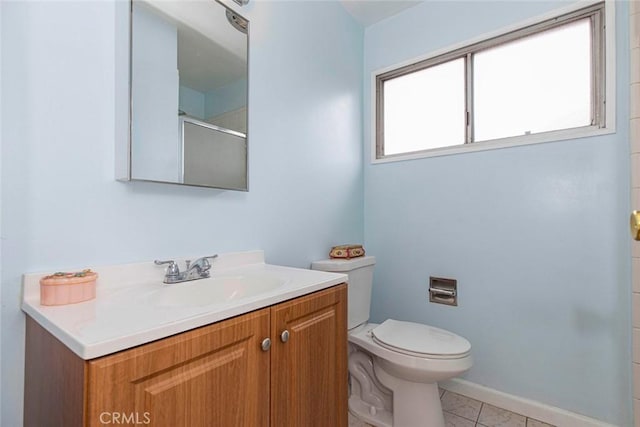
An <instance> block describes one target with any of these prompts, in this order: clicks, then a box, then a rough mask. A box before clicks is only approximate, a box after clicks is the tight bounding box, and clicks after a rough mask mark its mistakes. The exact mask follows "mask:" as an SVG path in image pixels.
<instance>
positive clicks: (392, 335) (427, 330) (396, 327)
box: [371, 319, 471, 358]
mask: <svg viewBox="0 0 640 427" xmlns="http://www.w3.org/2000/svg"><path fill="white" fill-rule="evenodd" d="M371 333H372V335H373V338H374V340H375V341H377V342H378V343H379V344H381V345H383V346H387V347H390V348H391V349H392V350H394V349H395V350H398V351H400V352H402V353H407V352H410V353H415V354H416V355H424V356H425V357H427V356H436V357H440V358H442V357H455V356H460V355H463V354H466V353H469V351H471V343H469V341H467V340H466V339H464V338H462V337H461V336H459V335H456V334H454V333H451V332H449V331H445V330H444V329H440V328H434V327H433V326H428V325H423V324H420V323H413V322H401V321H399V320H393V319H389V320H385V321H384V322H382V324H380V325H379V326H376V327H375V328H374V329H373V330H372V331H371Z"/></svg>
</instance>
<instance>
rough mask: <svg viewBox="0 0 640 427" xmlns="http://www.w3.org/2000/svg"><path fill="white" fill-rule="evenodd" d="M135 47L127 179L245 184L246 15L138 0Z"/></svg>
mask: <svg viewBox="0 0 640 427" xmlns="http://www.w3.org/2000/svg"><path fill="white" fill-rule="evenodd" d="M130 49H131V51H130V118H129V124H130V145H129V179H131V180H142V181H156V182H165V183H172V184H182V185H193V186H203V187H214V188H222V189H232V190H242V191H247V190H248V185H247V104H248V103H247V92H248V91H247V87H248V65H247V64H248V60H247V52H248V22H247V20H246V19H244V18H242V17H241V16H239V15H238V14H237V13H235V12H234V11H232V10H231V9H228V8H227V7H226V6H224V5H223V4H221V3H219V2H217V1H214V0H207V1H202V0H199V1H184V0H182V1H167V0H133V1H132V3H131V40H130Z"/></svg>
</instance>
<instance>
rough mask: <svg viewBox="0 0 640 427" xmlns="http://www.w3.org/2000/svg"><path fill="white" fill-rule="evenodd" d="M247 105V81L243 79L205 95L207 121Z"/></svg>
mask: <svg viewBox="0 0 640 427" xmlns="http://www.w3.org/2000/svg"><path fill="white" fill-rule="evenodd" d="M246 105H247V80H246V79H242V80H238V81H236V82H233V83H231V84H228V85H226V86H223V87H220V88H218V89H215V90H212V91H210V92H207V93H206V95H205V104H204V108H205V116H206V119H210V118H211V117H215V116H218V115H220V114H223V113H227V112H229V111H234V110H237V109H239V108H242V107H245V106H246Z"/></svg>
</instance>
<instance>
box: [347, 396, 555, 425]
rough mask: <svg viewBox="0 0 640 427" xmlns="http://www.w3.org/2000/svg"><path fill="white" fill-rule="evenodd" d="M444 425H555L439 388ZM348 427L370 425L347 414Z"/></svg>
mask: <svg viewBox="0 0 640 427" xmlns="http://www.w3.org/2000/svg"><path fill="white" fill-rule="evenodd" d="M440 400H441V401H442V410H443V411H444V422H445V426H446V427H555V426H552V425H550V424H546V423H543V422H541V421H538V420H534V419H533V418H528V417H525V416H524V415H520V414H516V413H513V412H509V411H507V410H504V409H501V408H497V407H495V406H491V405H489V404H488V403H483V402H480V401H479V400H474V399H470V398H468V397H465V396H462V395H460V394H456V393H453V392H450V391H445V390H441V391H440ZM349 427H370V426H369V424H366V423H363V422H362V421H360V420H358V419H357V418H356V417H354V416H353V415H351V414H349Z"/></svg>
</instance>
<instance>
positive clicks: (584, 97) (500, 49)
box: [376, 3, 606, 159]
mask: <svg viewBox="0 0 640 427" xmlns="http://www.w3.org/2000/svg"><path fill="white" fill-rule="evenodd" d="M604 32H605V25H604V3H599V4H597V5H593V6H590V7H588V8H585V9H581V10H578V11H574V12H572V13H569V14H565V15H562V16H559V17H555V18H553V19H549V20H547V21H544V22H540V23H537V24H534V25H530V26H527V27H525V28H522V29H519V30H517V31H513V32H510V33H507V34H503V35H501V36H498V37H493V38H491V39H488V40H483V41H481V42H478V43H475V44H472V45H469V46H465V47H462V48H459V49H456V50H453V51H450V52H447V53H445V54H442V55H438V56H436V57H433V58H429V59H426V60H423V61H420V62H417V63H414V64H411V65H408V66H404V67H402V68H398V69H394V70H391V71H388V72H385V73H383V74H379V75H378V76H377V77H376V128H377V129H376V159H384V158H389V157H390V158H393V157H398V156H406V155H407V154H420V153H423V154H424V153H428V152H430V151H431V150H439V151H442V149H443V148H444V147H452V146H453V147H455V146H458V147H459V146H462V145H464V144H487V143H488V142H490V141H496V140H504V139H505V138H514V137H517V138H519V141H520V143H523V141H524V143H528V142H527V139H530V138H531V137H533V136H537V137H538V140H540V138H539V136H540V135H546V136H549V137H550V138H551V139H553V138H554V137H558V136H559V132H560V133H562V132H565V133H566V132H572V131H575V130H585V129H586V130H597V129H601V128H604V127H605V125H606V123H605V116H606V115H605V96H604V94H605V78H604V76H605V69H604V66H605V55H604V53H605V52H604V51H605V37H604ZM530 142H533V141H530Z"/></svg>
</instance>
